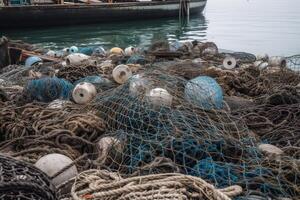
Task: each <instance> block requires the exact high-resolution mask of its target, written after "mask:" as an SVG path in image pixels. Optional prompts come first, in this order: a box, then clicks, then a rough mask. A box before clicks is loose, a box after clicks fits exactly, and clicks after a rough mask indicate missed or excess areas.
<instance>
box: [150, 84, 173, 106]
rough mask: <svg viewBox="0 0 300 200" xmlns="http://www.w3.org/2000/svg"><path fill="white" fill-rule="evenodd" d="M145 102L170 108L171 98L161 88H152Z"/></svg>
mask: <svg viewBox="0 0 300 200" xmlns="http://www.w3.org/2000/svg"><path fill="white" fill-rule="evenodd" d="M146 97H147V100H148V101H149V102H150V103H151V104H153V105H156V106H171V105H172V100H173V96H172V95H171V94H170V93H169V92H168V91H167V90H165V89H163V88H154V89H152V90H150V91H149V93H148V94H147V95H146Z"/></svg>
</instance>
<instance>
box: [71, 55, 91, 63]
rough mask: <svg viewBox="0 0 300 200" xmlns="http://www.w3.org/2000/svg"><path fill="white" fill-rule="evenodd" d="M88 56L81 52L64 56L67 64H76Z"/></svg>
mask: <svg viewBox="0 0 300 200" xmlns="http://www.w3.org/2000/svg"><path fill="white" fill-rule="evenodd" d="M89 58H90V56H87V55H84V54H82V53H73V54H70V55H68V56H67V57H66V63H67V65H78V64H80V63H82V62H83V61H85V60H88V59H89Z"/></svg>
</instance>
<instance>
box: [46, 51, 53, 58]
mask: <svg viewBox="0 0 300 200" xmlns="http://www.w3.org/2000/svg"><path fill="white" fill-rule="evenodd" d="M46 56H50V57H55V51H52V50H49V51H48V52H47V53H46Z"/></svg>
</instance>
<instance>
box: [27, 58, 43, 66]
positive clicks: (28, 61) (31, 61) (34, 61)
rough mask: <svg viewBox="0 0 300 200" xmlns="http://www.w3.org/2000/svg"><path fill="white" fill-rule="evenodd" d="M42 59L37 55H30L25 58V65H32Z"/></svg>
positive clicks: (40, 61)
mask: <svg viewBox="0 0 300 200" xmlns="http://www.w3.org/2000/svg"><path fill="white" fill-rule="evenodd" d="M42 62H43V60H42V59H41V58H40V57H37V56H30V57H29V58H27V59H26V60H25V67H32V66H33V65H36V64H38V63H42Z"/></svg>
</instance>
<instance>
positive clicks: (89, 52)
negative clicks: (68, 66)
mask: <svg viewBox="0 0 300 200" xmlns="http://www.w3.org/2000/svg"><path fill="white" fill-rule="evenodd" d="M93 52H94V48H92V47H82V48H79V53H83V54H85V55H87V56H91V55H92V54H93Z"/></svg>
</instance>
